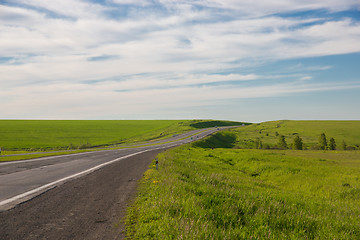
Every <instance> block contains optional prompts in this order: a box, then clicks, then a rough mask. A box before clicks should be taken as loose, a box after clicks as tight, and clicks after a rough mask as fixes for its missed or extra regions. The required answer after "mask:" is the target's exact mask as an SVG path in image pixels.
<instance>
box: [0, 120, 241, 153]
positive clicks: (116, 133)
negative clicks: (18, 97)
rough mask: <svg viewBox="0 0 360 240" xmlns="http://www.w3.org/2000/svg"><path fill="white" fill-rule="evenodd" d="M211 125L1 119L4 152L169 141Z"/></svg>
mask: <svg viewBox="0 0 360 240" xmlns="http://www.w3.org/2000/svg"><path fill="white" fill-rule="evenodd" d="M211 122H212V121H211V120H0V147H1V148H2V149H3V150H4V149H7V150H20V149H27V150H28V149H32V150H38V149H65V148H83V147H94V146H105V145H109V144H124V143H133V142H140V141H149V140H157V139H162V138H167V137H170V136H172V135H174V134H179V133H182V132H185V131H189V130H194V129H196V128H198V127H199V126H201V125H204V126H209V125H211ZM215 122H216V124H224V125H226V124H234V122H225V121H215ZM216 124H215V125H216ZM236 124H238V125H240V124H241V123H236ZM192 125H195V126H192Z"/></svg>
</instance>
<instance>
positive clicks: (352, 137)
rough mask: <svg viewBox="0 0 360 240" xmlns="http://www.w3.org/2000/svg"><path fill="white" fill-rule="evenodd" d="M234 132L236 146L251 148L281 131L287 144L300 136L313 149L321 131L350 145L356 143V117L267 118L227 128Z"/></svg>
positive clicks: (271, 142)
mask: <svg viewBox="0 0 360 240" xmlns="http://www.w3.org/2000/svg"><path fill="white" fill-rule="evenodd" d="M231 131H232V132H234V133H236V135H237V143H236V146H237V147H239V148H255V145H256V142H257V141H259V140H260V141H261V142H262V145H263V148H267V147H270V148H273V147H275V146H276V144H277V142H278V139H279V135H284V136H285V139H286V141H287V143H288V144H291V143H292V142H293V139H294V137H295V136H299V137H301V138H302V140H303V142H304V145H305V147H306V148H308V149H316V144H317V143H318V139H319V136H320V134H321V133H325V134H326V137H327V140H329V139H330V138H334V139H335V141H336V143H337V146H338V148H340V146H341V145H342V142H343V141H345V142H346V144H347V146H348V147H349V148H352V149H359V146H360V121H290V120H283V121H271V122H263V123H259V124H252V125H248V126H244V127H240V128H236V129H233V130H231Z"/></svg>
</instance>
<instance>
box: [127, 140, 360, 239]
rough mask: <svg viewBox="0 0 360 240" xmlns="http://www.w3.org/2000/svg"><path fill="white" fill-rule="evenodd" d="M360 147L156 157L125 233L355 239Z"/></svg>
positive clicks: (196, 151) (359, 221)
mask: <svg viewBox="0 0 360 240" xmlns="http://www.w3.org/2000/svg"><path fill="white" fill-rule="evenodd" d="M359 175H360V152H359V151H349V152H347V151H340V152H337V151H333V152H330V151H327V152H322V151H294V150H283V151H281V150H252V149H235V150H234V149H224V148H217V149H204V148H194V147H190V146H189V145H187V146H183V147H179V148H176V149H173V150H170V151H167V152H165V153H163V154H160V155H159V170H155V168H154V165H152V166H151V168H150V169H149V170H148V171H147V172H146V173H145V175H144V177H143V179H142V181H141V183H140V191H139V194H138V196H137V198H136V200H135V202H134V204H133V206H132V207H130V208H129V212H128V217H127V220H126V225H127V236H128V238H129V239H359V238H360V227H359V226H360V209H359V206H360V181H359Z"/></svg>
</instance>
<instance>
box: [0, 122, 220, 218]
mask: <svg viewBox="0 0 360 240" xmlns="http://www.w3.org/2000/svg"><path fill="white" fill-rule="evenodd" d="M222 129H223V128H222ZM217 130H218V129H217V128H209V129H205V130H204V129H201V130H195V131H191V132H188V133H185V134H182V135H178V136H174V137H173V138H170V139H167V142H166V143H162V144H158V145H152V146H143V147H137V148H125V149H118V150H105V151H96V152H85V153H76V154H70V155H61V156H51V157H44V158H38V159H31V160H23V161H13V162H3V163H0V211H4V210H7V209H10V208H12V207H14V206H16V205H17V204H19V203H21V202H24V201H27V200H29V199H31V198H33V197H34V196H36V195H39V194H40V193H42V192H45V191H47V190H49V189H51V188H53V187H55V186H59V185H60V184H63V183H64V182H67V181H69V180H71V179H74V178H77V177H81V176H84V175H86V174H89V173H91V172H93V171H95V170H97V169H100V168H101V167H104V166H106V165H108V164H112V163H114V162H117V161H121V160H123V159H125V158H127V157H131V156H136V155H138V154H142V153H146V152H149V151H154V150H161V149H167V148H170V147H174V146H179V145H181V144H184V143H188V142H191V141H195V140H198V139H201V138H203V137H205V136H208V135H210V134H212V133H214V132H215V131H217ZM194 134H195V135H194ZM134 167H136V166H134Z"/></svg>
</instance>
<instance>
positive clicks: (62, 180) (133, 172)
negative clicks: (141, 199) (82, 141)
mask: <svg viewBox="0 0 360 240" xmlns="http://www.w3.org/2000/svg"><path fill="white" fill-rule="evenodd" d="M215 131H217V129H214V128H212V129H208V130H207V131H205V132H200V133H197V135H195V136H192V137H188V138H187V139H179V138H178V136H177V140H178V141H176V142H171V143H164V144H161V145H156V146H144V147H140V148H128V149H120V150H108V151H98V152H89V153H80V154H72V155H66V156H64V155H63V156H56V157H46V158H39V159H33V160H25V161H17V162H7V163H6V162H5V163H0V211H1V212H0V239H1V240H6V239H122V238H124V234H123V230H124V226H123V224H122V222H121V220H122V219H123V217H124V216H125V213H126V208H127V204H129V203H130V202H131V201H130V200H131V199H132V198H133V197H134V196H135V193H136V187H137V182H138V180H139V179H141V177H142V176H143V173H144V172H145V171H146V169H147V168H148V166H149V164H150V163H151V161H152V160H153V159H154V158H155V156H156V155H157V154H158V153H160V152H162V151H164V150H166V149H168V148H171V147H174V146H178V145H180V144H183V143H187V142H191V141H194V140H198V139H201V138H203V137H204V136H207V135H209V134H211V133H213V132H215ZM188 136H190V135H188ZM170 140H171V139H170Z"/></svg>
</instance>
